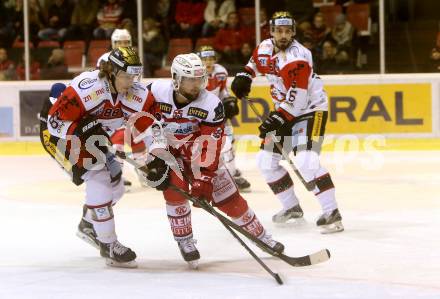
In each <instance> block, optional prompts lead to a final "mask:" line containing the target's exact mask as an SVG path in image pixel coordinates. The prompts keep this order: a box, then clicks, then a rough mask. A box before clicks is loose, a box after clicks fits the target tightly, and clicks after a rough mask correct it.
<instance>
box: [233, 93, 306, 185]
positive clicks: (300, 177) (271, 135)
mask: <svg viewBox="0 0 440 299" xmlns="http://www.w3.org/2000/svg"><path fill="white" fill-rule="evenodd" d="M241 100H242V101H246V102H247V103H249V106H250V107H251V109H252V111H254V113H255V115H256V116H257V118H258V120H259V121H260V122H261V123H262V122H263V117H261V115H260V113H258V111H257V108H255V105H254V103H252V100H251V99H249V98H242V99H241ZM268 135H269V136H270V137H271V138H272V141H273V143H274V144H275V146H276V147H277V149H278V150H279V151H280V153H281V155H282V156H283V158H284V159H285V160H286V161H287V162H288V163H289V165H290V166H291V167H292V170H293V172H295V174H296V175H297V177H298V178H299V179H300V181H301V182H302V183H303V185H304V187H306V189H307V190H308V191H313V189H315V181H314V180H313V181H311V182H306V181H305V180H304V178H303V176H302V175H301V173H300V172H299V170H298V169H297V168H296V166H295V164H293V161H292V160H291V159H290V157H289V154H288V153H287V152H286V151H285V150H284V148H283V146H282V145H281V144H280V143H279V142H278V140H277V138H276V136H275V135H274V134H268Z"/></svg>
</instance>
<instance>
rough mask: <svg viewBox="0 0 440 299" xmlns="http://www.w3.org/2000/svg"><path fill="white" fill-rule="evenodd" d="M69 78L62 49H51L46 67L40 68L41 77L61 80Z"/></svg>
mask: <svg viewBox="0 0 440 299" xmlns="http://www.w3.org/2000/svg"><path fill="white" fill-rule="evenodd" d="M70 78H71V76H70V75H69V72H68V70H67V65H66V64H65V63H64V51H63V50H62V49H53V50H52V55H51V56H50V57H49V59H48V61H47V65H46V67H44V68H43V69H41V79H42V80H62V79H70Z"/></svg>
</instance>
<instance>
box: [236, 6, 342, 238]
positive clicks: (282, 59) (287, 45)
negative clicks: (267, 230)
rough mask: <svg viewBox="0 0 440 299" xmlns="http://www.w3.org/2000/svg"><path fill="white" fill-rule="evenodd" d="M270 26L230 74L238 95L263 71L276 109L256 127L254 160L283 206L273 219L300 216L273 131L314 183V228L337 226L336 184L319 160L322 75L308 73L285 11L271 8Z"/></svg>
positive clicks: (306, 57) (308, 62)
mask: <svg viewBox="0 0 440 299" xmlns="http://www.w3.org/2000/svg"><path fill="white" fill-rule="evenodd" d="M270 26H271V27H270V28H271V29H270V30H271V36H272V37H271V38H270V39H266V40H264V41H262V42H261V43H260V44H259V45H258V46H257V47H256V49H255V50H254V52H253V55H252V57H251V58H250V60H249V63H248V64H247V65H246V66H245V70H244V71H243V72H241V73H238V74H237V75H236V76H235V78H234V81H233V82H232V85H231V89H232V91H233V92H234V93H235V95H236V96H237V97H238V98H243V97H247V96H248V94H249V92H250V88H251V84H252V78H253V77H255V76H256V75H257V74H263V75H266V78H267V80H268V81H269V84H270V86H271V90H270V91H271V97H272V99H273V102H274V105H275V111H272V112H271V113H270V114H269V116H268V117H267V118H266V120H265V121H264V122H263V123H262V124H261V125H260V126H259V130H260V137H261V138H263V142H262V145H261V150H260V152H259V153H258V155H257V163H258V167H259V169H260V171H261V173H262V174H263V177H264V178H265V180H266V182H267V184H268V185H269V187H270V188H271V189H272V191H273V193H274V194H275V195H276V197H277V198H278V199H279V200H280V201H281V203H282V205H283V209H282V210H281V211H280V212H279V213H277V214H276V215H274V216H273V221H274V222H276V223H280V222H281V223H282V222H286V221H287V220H289V219H291V218H301V217H302V216H303V211H302V209H301V207H300V204H299V201H298V198H297V196H296V194H295V192H294V188H293V182H292V179H291V177H290V175H289V173H288V172H287V170H286V169H285V168H284V167H283V166H281V165H280V160H282V155H281V152H280V151H279V150H278V148H277V147H276V146H274V143H273V140H272V138H271V136H270V135H269V134H272V133H273V131H274V132H275V135H276V136H278V138H280V139H281V140H280V144H282V145H283V147H284V150H285V151H286V152H290V151H292V150H293V152H294V154H295V159H294V162H295V165H296V166H297V168H298V170H299V172H300V173H301V175H302V177H303V179H304V180H305V181H306V182H307V183H308V185H311V186H312V187H313V186H314V188H313V190H312V191H313V193H314V194H315V196H316V198H317V199H318V201H319V203H320V204H321V208H322V211H323V214H322V215H321V217H319V219H318V220H317V223H316V224H317V225H318V227H320V228H322V232H323V233H331V232H338V231H342V230H343V229H344V228H343V226H342V223H341V220H342V217H341V214H340V213H339V210H338V205H337V202H336V198H335V187H334V185H333V181H332V179H331V177H330V174H329V172H328V171H327V169H325V168H324V167H323V166H322V165H321V163H320V161H319V154H320V150H321V145H322V142H323V138H324V132H325V125H326V122H327V115H328V112H327V110H328V108H327V107H328V100H327V95H326V93H325V91H324V89H323V83H322V80H321V79H320V78H319V77H318V76H317V75H316V74H315V73H313V63H312V55H311V53H310V51H309V50H308V49H306V48H305V47H304V46H302V45H301V44H300V43H299V42H298V41H296V40H295V39H294V37H295V21H294V19H293V17H292V16H291V15H290V13H289V12H277V13H275V14H274V15H273V16H272V19H271V20H270ZM310 189H311V188H310Z"/></svg>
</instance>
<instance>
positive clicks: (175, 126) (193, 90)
mask: <svg viewBox="0 0 440 299" xmlns="http://www.w3.org/2000/svg"><path fill="white" fill-rule="evenodd" d="M171 73H172V80H157V81H155V82H153V83H152V84H151V85H149V87H148V89H149V90H150V93H151V95H152V96H153V97H154V100H153V101H154V103H155V104H154V107H156V108H155V109H153V110H151V109H152V108H151V105H150V107H148V105H144V104H142V103H139V104H138V107H140V106H144V109H143V111H145V112H150V113H151V114H153V115H155V118H156V119H158V120H160V122H161V123H162V124H163V126H164V131H165V132H167V136H168V137H167V140H168V146H167V153H170V154H171V155H172V157H173V159H176V162H177V163H178V165H179V166H180V169H176V168H174V169H172V168H170V166H169V164H167V163H170V161H164V160H166V159H161V158H160V157H163V156H156V157H154V159H152V160H151V162H149V163H148V164H147V168H148V169H149V172H148V176H147V179H148V180H149V181H150V182H159V183H158V184H156V186H155V187H156V188H157V189H158V190H163V195H164V198H165V201H166V210H167V214H168V219H169V222H170V226H171V231H172V233H173V235H174V239H175V240H176V241H177V244H178V247H179V249H180V251H181V254H182V256H183V258H184V260H185V261H187V262H188V263H189V264H190V265H191V266H192V267H196V265H197V261H198V260H199V258H200V254H199V251H198V250H197V248H196V247H195V240H194V238H193V232H192V225H191V207H190V205H189V203H188V200H187V199H186V198H185V197H184V196H183V195H182V194H181V193H179V192H178V191H176V190H174V189H173V188H170V184H172V185H174V186H176V187H177V188H179V189H181V190H183V191H185V192H189V193H190V194H191V195H192V196H194V197H198V198H200V199H203V200H208V201H210V202H212V203H213V205H214V206H216V207H218V209H220V210H221V211H223V212H224V213H226V214H227V215H228V216H229V217H231V218H232V220H233V221H234V222H235V223H237V224H239V225H240V226H242V227H243V228H244V229H246V230H247V231H249V232H250V233H251V234H253V235H254V236H256V237H257V238H259V239H260V240H262V241H263V242H265V243H266V244H268V245H269V246H270V247H272V248H273V249H274V250H275V251H278V252H282V251H283V250H284V246H283V244H281V243H279V242H277V241H275V240H273V239H272V237H271V236H270V235H269V234H268V233H267V231H266V230H265V229H264V227H263V226H262V224H261V223H260V221H259V220H258V218H257V217H256V215H255V213H254V212H253V211H252V209H251V208H249V207H248V204H247V202H246V200H244V199H243V197H242V196H241V195H240V193H239V191H238V189H237V187H236V185H235V184H234V180H233V178H232V177H231V175H230V174H229V172H228V171H227V169H226V168H225V167H224V166H223V165H222V164H221V162H220V151H221V146H222V142H223V139H224V136H223V134H224V133H223V130H224V110H223V104H222V102H221V100H220V99H219V98H218V97H217V96H216V95H215V94H213V93H211V92H209V91H207V90H206V89H205V87H206V84H207V73H206V67H205V66H204V65H203V63H202V61H201V60H200V58H199V57H198V56H197V55H196V54H193V53H191V54H181V55H178V56H176V57H175V58H174V60H173V63H172V66H171ZM153 101H152V102H153ZM133 104H134V103H133ZM132 108H134V107H133V106H132ZM145 119H148V118H147V117H143V118H140V119H138V120H137V121H136V124H135V125H136V128H137V129H138V130H139V131H140V132H144V131H145V130H146V129H147V127H148V125H149V124H147V123H146V122H145ZM150 124H151V123H150ZM170 136H171V137H172V139H173V140H171V139H170Z"/></svg>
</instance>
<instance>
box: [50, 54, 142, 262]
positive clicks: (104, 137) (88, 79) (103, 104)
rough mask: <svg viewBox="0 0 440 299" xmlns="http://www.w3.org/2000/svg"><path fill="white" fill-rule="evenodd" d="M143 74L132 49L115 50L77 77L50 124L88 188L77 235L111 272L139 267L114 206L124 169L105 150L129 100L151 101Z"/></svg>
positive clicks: (55, 106) (55, 107) (52, 113)
mask: <svg viewBox="0 0 440 299" xmlns="http://www.w3.org/2000/svg"><path fill="white" fill-rule="evenodd" d="M141 74H142V64H141V62H140V60H139V57H138V55H137V54H136V52H135V51H134V49H133V48H131V47H126V48H117V49H115V50H113V51H112V52H111V53H110V55H109V61H107V62H104V63H102V64H101V65H100V69H99V70H95V71H90V72H83V73H82V74H80V75H79V76H77V77H75V78H74V79H73V80H72V82H71V83H70V85H69V86H68V87H67V88H66V89H65V90H64V91H63V92H62V94H61V95H60V96H59V97H58V99H57V100H56V102H55V103H54V104H53V106H52V107H51V108H50V110H49V112H48V118H47V128H48V133H49V134H50V136H53V137H56V138H59V139H60V140H63V143H61V144H60V143H58V144H57V145H61V146H62V145H66V146H65V148H64V151H63V154H64V157H65V158H66V159H67V160H68V162H69V165H75V168H76V169H77V171H76V173H74V177H73V179H74V182H76V183H77V184H81V183H82V182H85V185H86V187H85V209H84V215H83V220H82V221H81V223H80V225H79V234H80V236H81V237H82V238H84V239H88V240H89V241H90V242H91V243H92V244H96V245H97V246H98V247H99V249H100V253H101V256H103V257H105V258H106V262H107V264H108V265H110V266H119V267H136V262H135V258H136V254H135V253H134V251H132V250H131V249H130V248H128V247H126V246H124V245H122V244H121V243H120V242H119V241H118V238H117V236H116V231H115V221H114V216H113V206H114V205H115V204H116V202H117V201H118V200H119V199H120V198H121V197H122V195H123V193H124V185H123V183H122V181H121V175H122V171H121V165H120V163H119V162H118V161H116V160H115V157H114V156H113V155H112V154H111V153H110V152H109V151H107V147H106V144H107V141H108V138H111V136H112V135H113V133H114V132H115V131H116V130H117V129H118V128H120V127H121V126H122V125H123V123H124V114H125V113H126V112H125V111H124V107H123V106H122V101H124V100H125V99H126V97H127V95H128V94H134V96H136V98H143V97H146V96H147V91H146V88H142V86H140V85H139V84H137V83H136V82H135V80H136V79H139V78H140V76H141ZM50 136H49V137H50ZM96 142H98V144H97V143H96ZM58 149H59V147H58ZM90 224H91V225H90Z"/></svg>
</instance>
